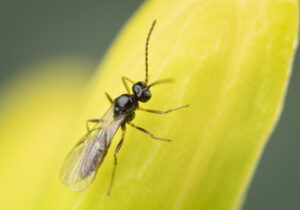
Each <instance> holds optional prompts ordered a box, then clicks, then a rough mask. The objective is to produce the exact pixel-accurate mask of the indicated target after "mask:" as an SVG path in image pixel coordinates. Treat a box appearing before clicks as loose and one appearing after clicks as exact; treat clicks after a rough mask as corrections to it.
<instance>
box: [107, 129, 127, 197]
mask: <svg viewBox="0 0 300 210" xmlns="http://www.w3.org/2000/svg"><path fill="white" fill-rule="evenodd" d="M121 128H122V138H121V140H120V142H119V144H118V146H117V147H116V149H115V153H114V158H115V162H114V168H113V171H112V175H111V180H110V185H109V188H108V191H107V193H106V194H107V195H110V192H111V188H112V186H113V183H114V179H115V173H116V167H117V164H118V159H117V154H118V152H119V150H120V149H121V147H122V144H123V141H124V137H125V133H126V127H125V124H124V125H122V127H121Z"/></svg>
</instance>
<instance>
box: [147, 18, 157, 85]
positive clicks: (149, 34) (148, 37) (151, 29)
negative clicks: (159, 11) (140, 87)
mask: <svg viewBox="0 0 300 210" xmlns="http://www.w3.org/2000/svg"><path fill="white" fill-rule="evenodd" d="M155 23H156V20H154V21H153V23H152V26H151V28H150V31H149V33H148V36H147V40H146V48H145V64H146V78H145V84H146V85H147V84H148V45H149V40H150V36H151V33H152V31H153V28H154V26H155Z"/></svg>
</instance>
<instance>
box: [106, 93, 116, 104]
mask: <svg viewBox="0 0 300 210" xmlns="http://www.w3.org/2000/svg"><path fill="white" fill-rule="evenodd" d="M104 93H105V95H106V98H107V99H108V100H109V102H110V103H111V104H112V103H113V102H114V100H113V99H112V97H110V95H109V94H108V93H107V92H104Z"/></svg>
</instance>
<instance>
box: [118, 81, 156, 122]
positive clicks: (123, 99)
mask: <svg viewBox="0 0 300 210" xmlns="http://www.w3.org/2000/svg"><path fill="white" fill-rule="evenodd" d="M132 92H133V94H131V95H130V94H122V95H120V96H119V97H117V98H116V99H115V100H114V106H115V107H114V117H118V116H120V115H126V118H125V121H124V123H126V122H129V121H132V120H133V119H134V116H135V110H136V109H137V108H138V107H139V102H147V101H149V99H150V98H151V93H150V91H149V89H148V87H147V85H146V84H145V83H144V82H137V83H135V84H134V85H133V86H132Z"/></svg>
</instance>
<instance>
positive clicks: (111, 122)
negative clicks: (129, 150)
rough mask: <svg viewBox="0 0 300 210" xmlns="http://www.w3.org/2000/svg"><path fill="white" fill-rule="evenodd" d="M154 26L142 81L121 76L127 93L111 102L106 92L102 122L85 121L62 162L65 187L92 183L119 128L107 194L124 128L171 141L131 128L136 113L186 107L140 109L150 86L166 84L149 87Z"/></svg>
mask: <svg viewBox="0 0 300 210" xmlns="http://www.w3.org/2000/svg"><path fill="white" fill-rule="evenodd" d="M155 23H156V20H154V21H153V23H152V26H151V28H150V31H149V33H148V36H147V39H146V47H145V65H146V75H145V81H139V82H136V83H135V82H133V81H132V80H131V79H129V78H127V77H124V76H123V77H122V82H123V84H124V86H125V88H126V90H127V92H128V93H127V94H122V95H121V96H119V97H117V98H116V99H114V100H113V99H112V98H111V97H110V96H109V94H108V93H105V95H106V97H107V98H108V100H109V101H110V103H111V106H110V108H109V109H108V110H107V111H106V113H105V114H104V115H103V117H102V118H101V119H90V120H87V121H86V127H87V133H86V134H85V135H84V136H83V137H82V138H81V139H80V141H79V142H78V143H77V144H76V145H75V147H74V148H73V149H72V150H71V152H70V153H69V154H68V156H67V157H66V159H65V161H64V164H63V167H62V169H61V173H60V178H61V180H62V182H63V183H64V184H66V185H68V186H69V187H70V188H71V190H73V191H80V190H83V189H85V188H87V187H88V186H89V185H90V184H91V183H92V182H93V180H94V178H95V175H96V173H97V170H98V168H99V167H100V165H101V163H102V161H103V160H104V158H105V156H106V153H107V151H108V148H109V146H110V143H111V140H112V138H113V136H114V134H115V133H116V131H117V130H118V128H119V127H121V130H122V137H121V140H120V142H119V143H118V145H117V147H116V149H115V152H114V167H113V171H112V176H111V180H110V185H109V188H108V191H107V195H109V194H110V192H111V189H112V186H113V181H114V176H115V171H116V166H117V154H118V152H119V150H120V149H121V147H122V144H123V141H124V138H125V132H126V125H130V126H132V127H134V128H136V129H138V130H140V131H142V132H144V133H146V134H148V135H149V136H150V137H152V138H153V139H156V140H162V141H167V142H170V141H171V140H170V139H166V138H160V137H157V136H154V135H153V134H152V133H151V132H150V131H148V130H146V129H144V128H141V127H139V126H136V125H134V124H133V123H132V122H131V121H132V120H133V119H134V116H135V111H136V110H141V111H146V112H151V113H156V114H166V113H169V112H172V111H175V110H178V109H181V108H185V107H188V105H185V106H180V107H177V108H173V109H169V110H167V111H159V110H152V109H144V108H141V107H140V106H139V102H142V103H145V102H147V101H149V99H150V98H151V92H150V88H151V87H152V86H154V85H157V84H160V83H163V82H167V81H168V80H160V81H157V82H153V83H151V84H148V45H149V40H150V36H151V33H152V31H153V28H154V26H155ZM128 82H129V83H131V84H132V85H133V86H132V92H131V90H130V88H129V86H128ZM90 123H94V126H93V127H92V128H90V126H89V124H90Z"/></svg>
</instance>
